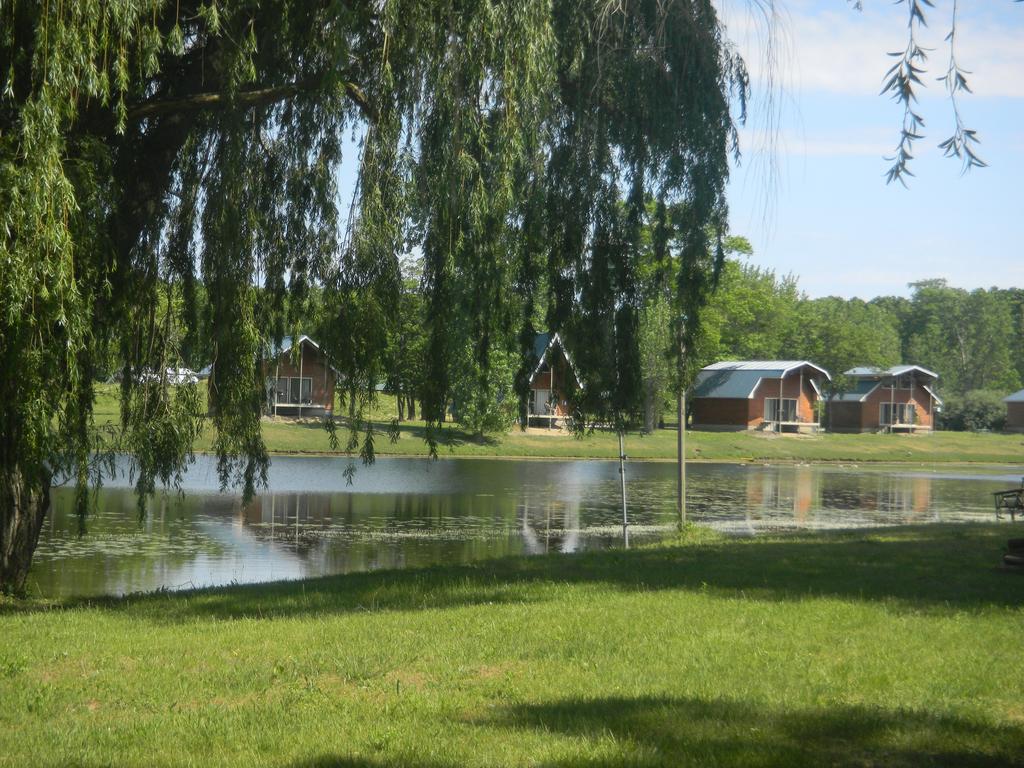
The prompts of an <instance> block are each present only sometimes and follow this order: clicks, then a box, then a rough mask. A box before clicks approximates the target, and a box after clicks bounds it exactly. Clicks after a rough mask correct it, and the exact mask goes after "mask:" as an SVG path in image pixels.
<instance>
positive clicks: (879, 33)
mask: <svg viewBox="0 0 1024 768" xmlns="http://www.w3.org/2000/svg"><path fill="white" fill-rule="evenodd" d="M976 3H977V6H982V5H983V6H985V9H986V10H987V11H988V12H989V13H987V14H984V13H981V12H978V13H975V14H974V15H967V14H963V13H962V15H961V19H960V21H959V23H958V35H957V46H958V56H957V57H958V60H959V62H960V65H961V66H962V67H964V68H966V69H967V70H970V71H971V72H972V75H971V77H970V84H971V87H972V89H973V90H974V92H975V94H976V95H977V96H978V97H995V98H1024V45H1022V44H1021V37H1022V28H1024V27H1022V25H1024V8H1021V7H1020V6H1015V5H1014V4H1012V3H1009V2H1006V3H1002V4H1001V5H1000V6H999V7H998V8H996V9H995V10H996V13H995V14H993V13H991V11H992V10H993V8H992V6H993V5H994V4H992V3H991V2H990V0H976ZM718 5H719V8H720V12H721V14H722V18H723V19H724V20H725V22H726V24H727V26H728V29H729V34H730V37H731V38H732V39H733V40H734V41H735V42H736V44H737V46H738V48H739V50H740V52H741V53H742V54H743V55H744V58H745V59H746V60H747V64H748V66H749V68H750V71H751V76H752V77H753V78H754V80H755V85H759V86H761V87H762V88H763V87H764V85H765V84H766V83H767V82H768V81H769V79H771V80H772V81H773V82H774V83H776V84H778V85H781V86H782V88H783V90H784V91H786V90H793V91H797V92H801V91H802V92H825V93H840V94H851V95H852V94H856V95H874V94H877V93H878V92H879V90H880V88H881V85H882V82H883V77H884V75H885V72H886V70H887V69H888V68H889V66H890V64H891V62H892V61H893V60H892V59H891V58H890V57H889V56H887V55H886V54H887V53H888V52H891V51H898V50H902V49H903V48H904V46H905V45H906V7H905V6H904V5H895V6H894V5H893V4H892V3H890V2H888V1H887V0H865V2H864V10H863V11H862V12H857V11H854V10H852V9H851V8H848V7H846V6H845V4H844V3H843V2H842V0H827V2H824V3H822V2H817V3H815V2H809V1H808V0H775V2H774V6H775V7H776V8H777V12H776V15H775V17H774V18H775V21H776V24H775V25H774V26H771V25H770V24H769V22H768V19H769V15H768V14H767V13H766V12H765V10H764V9H765V8H766V7H771V6H772V5H773V3H772V2H771V0H762V2H758V0H718ZM936 5H937V7H936V8H935V9H934V10H932V11H931V12H930V17H929V18H930V21H931V26H930V27H928V28H926V29H925V30H923V32H922V34H921V39H920V42H921V44H922V45H924V46H925V47H927V48H931V49H933V50H932V52H931V53H930V55H929V60H928V65H929V71H928V75H927V76H926V77H925V78H924V79H925V83H926V86H927V91H928V93H930V94H933V95H936V96H941V95H943V94H944V86H943V84H942V83H940V82H938V81H937V80H936V78H937V77H940V76H941V75H942V74H943V73H944V72H945V69H946V64H947V61H948V45H947V43H946V42H945V41H944V40H943V38H944V37H945V34H946V32H947V31H948V28H949V20H950V15H949V11H950V5H949V3H948V2H946V3H937V4H936ZM977 6H975V7H974V9H973V10H975V11H978V10H979V8H978V7H977ZM1004 6H1005V7H1004ZM968 10H971V9H970V8H968ZM771 29H774V31H775V34H774V35H771V34H770V33H769V30H771Z"/></svg>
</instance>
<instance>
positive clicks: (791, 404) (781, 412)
mask: <svg viewBox="0 0 1024 768" xmlns="http://www.w3.org/2000/svg"><path fill="white" fill-rule="evenodd" d="M779 402H780V401H779V398H777V397H766V398H765V400H764V418H765V421H796V420H797V418H796V398H791V397H784V398H782V401H781V402H782V407H781V409H780V407H779Z"/></svg>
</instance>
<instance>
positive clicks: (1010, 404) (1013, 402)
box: [1003, 389, 1024, 432]
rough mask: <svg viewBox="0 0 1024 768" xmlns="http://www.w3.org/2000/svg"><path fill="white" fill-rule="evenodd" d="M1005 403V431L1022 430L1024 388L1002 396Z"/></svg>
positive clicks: (1023, 425) (1023, 430)
mask: <svg viewBox="0 0 1024 768" xmlns="http://www.w3.org/2000/svg"><path fill="white" fill-rule="evenodd" d="M1003 402H1004V403H1006V431H1007V432H1024V389H1022V390H1021V391H1020V392H1014V393H1013V394H1012V395H1009V396H1008V397H1004V398H1003Z"/></svg>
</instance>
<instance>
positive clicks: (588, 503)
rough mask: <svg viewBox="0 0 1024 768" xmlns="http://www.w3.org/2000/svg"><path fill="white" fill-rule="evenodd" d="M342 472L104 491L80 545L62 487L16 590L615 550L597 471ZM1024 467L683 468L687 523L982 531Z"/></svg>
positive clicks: (661, 475)
mask: <svg viewBox="0 0 1024 768" xmlns="http://www.w3.org/2000/svg"><path fill="white" fill-rule="evenodd" d="M346 466H347V461H346V460H344V459H335V458H305V457H303V458H292V457H275V458H274V460H273V465H272V467H271V472H270V485H269V489H268V490H267V492H266V493H264V494H262V495H260V496H259V497H257V498H256V499H255V500H254V501H253V502H252V503H251V504H249V505H247V506H243V505H242V504H241V500H240V498H239V497H238V496H236V495H234V494H226V493H220V492H219V491H218V485H217V478H216V472H215V471H214V465H213V462H212V461H211V460H210V458H209V457H198V458H197V461H196V464H195V465H194V466H193V467H192V468H191V469H190V470H189V472H188V474H187V475H186V478H185V486H184V494H182V495H178V494H173V493H171V494H158V495H157V496H156V497H155V498H154V499H153V500H152V502H151V503H150V506H149V513H148V514H147V516H146V517H145V519H143V520H142V521H141V522H140V520H139V517H138V512H137V507H136V501H135V497H134V495H133V493H132V491H131V489H130V482H129V480H128V478H127V477H126V476H124V475H119V476H117V477H114V478H111V479H109V480H108V481H107V484H106V486H105V487H104V489H103V490H102V491H101V494H100V498H99V508H98V510H97V512H96V513H95V514H93V515H92V516H91V517H90V518H89V520H88V523H87V531H86V532H85V533H84V534H81V535H80V532H79V527H78V520H77V518H76V517H75V515H74V513H73V506H72V503H71V502H72V493H71V491H70V489H67V488H61V489H58V490H57V491H55V493H54V501H53V514H52V515H51V516H50V517H49V518H48V519H47V522H46V526H45V528H44V530H43V533H42V536H41V537H40V542H39V548H38V550H37V553H36V556H35V560H34V564H33V568H32V576H31V583H30V589H31V591H32V592H33V593H36V594H41V595H44V596H57V595H100V594H122V593H127V592H137V591H149V590H154V589H161V588H167V589H177V588H183V587H192V586H197V587H198V586H207V585H214V584H227V583H231V582H243V583H244V582H257V581H269V580H276V579H295V578H303V577H311V576H320V575H324V574H332V573H346V572H350V571H364V570H372V569H377V568H396V567H397V568H402V567H407V566H421V565H430V564H437V563H461V562H467V561H471V560H477V559H481V558H487V557H496V556H501V555H509V554H537V553H543V552H576V551H579V550H585V549H599V548H603V547H609V546H619V545H620V544H621V536H622V528H621V521H622V517H621V515H622V513H621V508H620V506H619V486H618V465H617V464H616V463H615V462H610V461H516V460H493V459H449V460H441V461H430V460H427V459H397V458H396V459H379V460H378V461H377V463H376V464H375V465H374V466H372V467H362V466H360V467H359V469H358V471H357V472H356V475H355V479H354V483H353V484H352V485H351V486H349V485H346V481H345V477H344V475H343V472H344V470H345V467H346ZM1022 475H1024V467H1022V468H1013V469H1010V470H1007V469H1005V468H1004V469H997V470H989V471H986V470H983V469H982V470H971V471H963V470H958V471H948V472H947V471H936V472H932V471H927V470H905V469H898V470H894V469H889V470H881V469H863V468H857V467H852V466H851V467H838V466H827V467H822V466H762V465H734V464H694V465H690V466H689V467H688V469H687V477H688V481H689V486H688V492H687V504H688V508H689V514H690V518H691V519H692V520H694V521H696V522H699V523H702V524H705V525H710V526H712V527H714V528H717V529H720V530H724V531H727V532H731V533H737V534H756V533H757V532H760V531H766V530H775V529H783V528H854V527H862V526H878V525H891V524H899V523H928V522H940V521H941V522H955V521H970V520H992V519H993V512H992V506H991V496H990V493H991V491H993V490H1000V489H1003V488H1007V487H1012V486H1013V485H1016V484H1018V483H1019V482H1020V479H1021V476H1022ZM627 478H628V497H629V498H628V500H629V512H630V523H631V525H630V531H631V538H632V539H633V540H643V539H650V538H654V537H658V536H665V535H668V534H669V533H670V532H671V531H672V529H673V524H674V522H675V467H674V465H672V464H671V463H631V464H629V465H628V466H627Z"/></svg>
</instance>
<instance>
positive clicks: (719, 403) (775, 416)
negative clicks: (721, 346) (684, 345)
mask: <svg viewBox="0 0 1024 768" xmlns="http://www.w3.org/2000/svg"><path fill="white" fill-rule="evenodd" d="M828 379H829V375H828V371H826V370H825V369H824V368H821V367H819V366H817V365H815V364H814V363H809V362H807V361H806V360H739V361H736V360H732V361H726V362H721V363H715V364H714V365H709V366H707V367H706V368H704V369H702V370H701V371H700V373H698V374H697V377H696V379H695V380H694V383H693V390H692V392H691V395H690V397H691V402H692V408H693V420H692V422H691V423H692V424H693V427H694V429H705V430H721V431H728V430H745V429H748V430H770V431H773V432H816V431H817V430H818V428H819V426H820V425H819V423H818V416H817V403H818V401H819V400H821V397H822V395H821V382H822V381H827V380H828Z"/></svg>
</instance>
